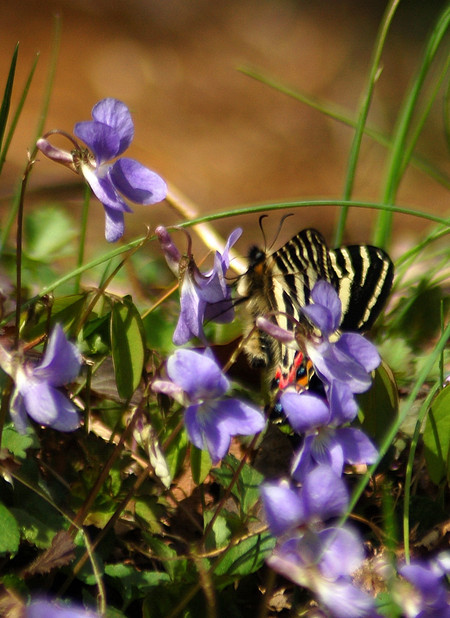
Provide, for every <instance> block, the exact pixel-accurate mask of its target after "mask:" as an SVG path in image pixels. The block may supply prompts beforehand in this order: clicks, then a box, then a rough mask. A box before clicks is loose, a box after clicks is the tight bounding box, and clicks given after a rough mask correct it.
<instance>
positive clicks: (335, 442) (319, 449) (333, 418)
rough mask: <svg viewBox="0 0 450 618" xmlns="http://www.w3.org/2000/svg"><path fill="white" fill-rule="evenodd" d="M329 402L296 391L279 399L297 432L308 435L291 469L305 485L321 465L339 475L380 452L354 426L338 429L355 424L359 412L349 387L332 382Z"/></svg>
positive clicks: (287, 391)
mask: <svg viewBox="0 0 450 618" xmlns="http://www.w3.org/2000/svg"><path fill="white" fill-rule="evenodd" d="M326 392H327V395H328V398H329V401H328V400H326V399H324V398H323V397H320V396H319V395H316V394H314V393H310V392H309V391H303V392H301V393H297V392H296V391H295V390H294V389H288V390H286V391H284V392H283V393H282V395H281V397H280V403H281V405H282V407H283V411H284V413H285V414H286V417H287V419H288V421H289V424H290V425H291V427H292V428H293V429H294V431H297V432H298V433H305V434H306V435H305V438H304V440H303V444H302V446H301V448H300V451H299V452H298V454H297V455H296V457H295V460H294V463H293V466H292V476H293V477H294V479H295V480H296V481H300V482H302V481H303V480H304V478H305V476H306V475H307V474H308V473H309V471H310V470H312V469H313V468H315V467H316V466H317V465H319V464H325V465H327V466H330V467H331V468H332V469H333V470H334V472H335V473H336V474H337V475H338V476H340V475H341V474H342V470H343V467H344V463H348V464H362V463H365V464H371V463H374V461H376V458H377V455H378V452H377V449H376V448H375V446H374V445H373V444H372V442H371V441H370V440H369V438H368V437H367V436H366V435H365V434H364V433H363V432H362V431H361V430H360V429H356V428H353V427H339V425H342V424H343V423H346V422H349V421H352V420H353V418H354V417H355V416H356V413H357V406H356V402H355V400H354V398H353V395H352V393H351V392H350V390H349V388H348V386H347V385H346V384H345V383H343V382H337V381H335V382H333V383H332V384H331V386H330V387H326Z"/></svg>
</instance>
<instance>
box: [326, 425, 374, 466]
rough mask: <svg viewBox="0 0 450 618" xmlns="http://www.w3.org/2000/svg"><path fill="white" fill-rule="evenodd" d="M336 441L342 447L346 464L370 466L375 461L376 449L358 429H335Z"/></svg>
mask: <svg viewBox="0 0 450 618" xmlns="http://www.w3.org/2000/svg"><path fill="white" fill-rule="evenodd" d="M336 439H337V440H338V441H339V443H340V444H341V446H342V450H343V452H344V460H345V461H346V463H349V464H360V463H365V464H372V463H374V462H375V461H376V460H377V457H378V451H377V449H376V448H375V446H374V445H373V444H372V442H371V441H370V440H369V438H368V437H367V436H366V434H365V433H363V432H362V431H361V430H360V429H356V428H354V427H341V428H340V429H336Z"/></svg>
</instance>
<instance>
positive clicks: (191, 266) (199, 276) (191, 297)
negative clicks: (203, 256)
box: [156, 226, 242, 345]
mask: <svg viewBox="0 0 450 618" xmlns="http://www.w3.org/2000/svg"><path fill="white" fill-rule="evenodd" d="M241 234H242V230H241V229H240V228H237V229H236V230H234V231H233V232H231V234H230V236H229V238H228V240H227V243H226V245H225V247H224V250H223V253H220V252H219V251H216V255H215V257H214V266H213V268H212V269H211V270H210V271H208V272H205V273H202V272H200V270H199V268H198V266H197V264H196V263H195V260H194V258H193V256H192V253H191V252H190V248H189V247H188V255H186V256H181V254H180V252H179V251H178V249H177V248H176V246H175V245H174V243H173V242H172V239H171V238H170V235H169V233H168V232H167V230H166V229H165V228H164V227H163V226H159V227H157V228H156V235H157V236H158V239H159V242H160V245H161V249H162V250H163V252H164V256H165V258H166V261H167V263H168V265H169V267H170V268H171V270H172V271H173V272H174V274H175V275H176V276H177V277H179V280H180V317H179V318H178V323H177V326H176V329H175V333H174V335H173V342H174V343H175V345H183V344H185V343H187V342H188V341H189V340H190V339H191V338H192V337H198V338H199V339H201V340H202V341H205V335H204V332H203V323H204V322H205V320H211V321H213V322H220V323H227V322H231V320H232V319H233V317H234V309H233V303H232V299H231V289H230V286H229V285H228V283H227V281H226V278H225V275H226V273H227V270H228V268H229V266H230V256H229V252H230V249H231V247H232V246H233V245H234V243H235V242H236V241H237V240H238V238H239V236H240V235H241Z"/></svg>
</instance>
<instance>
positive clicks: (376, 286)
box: [238, 229, 393, 390]
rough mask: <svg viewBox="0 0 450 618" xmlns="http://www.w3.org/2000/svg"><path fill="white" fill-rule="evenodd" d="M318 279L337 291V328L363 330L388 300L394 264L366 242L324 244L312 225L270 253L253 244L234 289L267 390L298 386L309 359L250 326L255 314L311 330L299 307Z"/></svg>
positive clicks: (251, 353) (249, 345) (249, 346)
mask: <svg viewBox="0 0 450 618" xmlns="http://www.w3.org/2000/svg"><path fill="white" fill-rule="evenodd" d="M319 280H325V281H327V282H329V283H330V284H331V285H333V287H334V288H335V289H336V291H337V292H338V295H339V298H340V300H341V303H342V322H341V326H340V330H344V331H345V330H350V331H356V332H362V331H365V330H368V329H369V328H370V327H371V326H372V324H373V323H374V321H375V319H376V318H377V316H378V315H379V313H380V311H381V309H382V307H383V305H384V303H385V301H386V299H387V296H388V294H389V291H390V289H391V286H392V280H393V264H392V262H391V260H390V258H389V257H388V255H387V254H386V253H385V252H384V251H382V250H381V249H379V248H377V247H373V246H370V245H351V246H348V247H341V248H339V249H328V247H327V244H326V242H325V240H324V238H323V236H322V235H321V234H320V233H319V232H318V231H316V230H314V229H306V230H302V231H301V232H299V233H298V234H297V235H296V236H294V237H293V238H291V240H289V241H288V242H287V243H286V244H285V245H283V246H282V247H281V248H280V249H278V251H275V252H274V253H272V254H267V253H265V252H264V251H262V250H261V249H259V248H257V247H252V248H251V250H250V252H249V268H248V270H247V272H246V274H245V275H244V276H243V277H242V279H241V280H240V282H239V285H238V294H239V295H240V296H241V297H243V298H244V299H245V316H244V317H245V318H246V321H247V329H246V332H245V333H244V335H246V336H247V337H248V339H247V342H246V345H245V351H246V353H247V355H248V357H249V358H250V361H251V363H252V365H253V366H259V367H264V368H265V369H266V373H267V378H268V383H269V388H270V389H271V390H273V389H274V388H279V387H280V385H281V387H283V386H286V385H287V384H290V383H293V382H294V383H296V384H298V385H299V386H300V387H302V386H303V382H304V379H303V376H302V375H301V374H302V373H303V374H305V373H306V375H307V376H308V375H309V372H310V366H309V365H308V363H310V361H309V360H308V359H307V358H305V357H303V356H302V358H301V359H300V360H299V357H298V355H297V351H296V350H293V349H291V348H289V347H287V346H286V345H284V344H282V343H280V342H278V341H277V340H275V339H274V338H273V337H271V336H270V335H269V334H268V333H266V332H264V331H261V330H256V329H254V324H255V321H256V318H257V317H259V316H264V317H269V318H270V319H271V320H272V321H274V322H275V323H276V324H277V325H278V326H280V327H282V328H284V329H286V330H291V331H293V332H294V333H297V332H298V331H301V330H302V329H304V330H306V331H308V330H311V329H312V326H311V324H310V323H309V322H308V320H307V319H306V318H305V316H304V315H303V313H302V311H301V309H302V307H304V306H305V305H307V304H309V302H310V297H311V291H312V289H313V287H314V285H315V283H316V282H317V281H319ZM296 364H297V366H296ZM298 375H300V377H301V379H297V378H296V377H295V376H298Z"/></svg>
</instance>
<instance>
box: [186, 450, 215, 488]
mask: <svg viewBox="0 0 450 618" xmlns="http://www.w3.org/2000/svg"><path fill="white" fill-rule="evenodd" d="M211 465H212V464H211V457H210V456H209V453H208V451H204V450H202V449H199V448H197V447H196V446H194V445H193V444H191V470H192V478H193V480H194V483H195V484H196V485H201V483H203V481H204V480H205V478H206V477H207V476H208V474H209V471H210V470H211Z"/></svg>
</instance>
